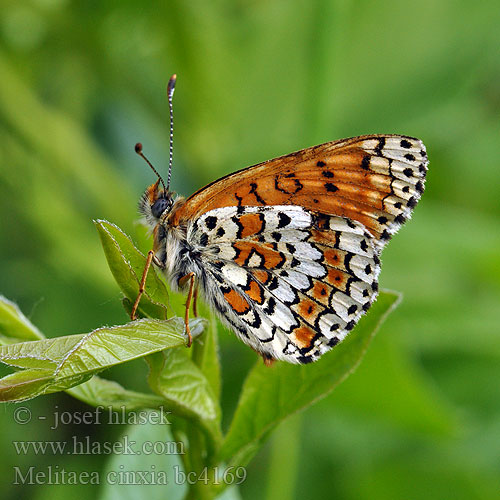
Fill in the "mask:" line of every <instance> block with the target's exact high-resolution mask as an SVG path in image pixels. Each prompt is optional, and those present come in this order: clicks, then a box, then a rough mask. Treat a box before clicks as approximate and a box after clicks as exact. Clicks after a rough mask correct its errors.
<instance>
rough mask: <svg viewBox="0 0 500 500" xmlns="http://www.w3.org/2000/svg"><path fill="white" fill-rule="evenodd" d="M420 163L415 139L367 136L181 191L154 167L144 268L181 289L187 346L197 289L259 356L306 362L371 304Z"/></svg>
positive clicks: (145, 206) (423, 159) (144, 205)
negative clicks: (383, 254)
mask: <svg viewBox="0 0 500 500" xmlns="http://www.w3.org/2000/svg"><path fill="white" fill-rule="evenodd" d="M174 83H175V80H174ZM169 85H170V84H169ZM172 93H173V90H172ZM169 103H170V106H171V95H169ZM170 109H171V107H170ZM171 120H172V113H171ZM137 149H138V150H139V151H137V152H138V153H139V154H141V155H142V146H140V144H139V145H137V147H136V150H137ZM146 161H147V160H146ZM148 163H149V162H148ZM427 165H428V159H427V153H426V149H425V146H424V144H423V143H422V142H421V141H420V140H419V139H416V138H413V137H408V136H404V135H363V136H359V137H353V138H350V139H342V140H338V141H334V142H327V143H325V144H321V145H318V146H314V147H310V148H306V149H302V150H300V151H297V152H295V153H291V154H288V155H285V156H281V157H279V158H275V159H272V160H269V161H266V162H264V163H260V164H257V165H253V166H251V167H247V168H244V169H243V170H239V171H237V172H234V173H232V174H229V175H227V176H225V177H222V178H221V179H218V180H216V181H214V182H212V183H210V184H208V185H207V186H205V187H203V188H202V189H200V190H198V191H196V192H195V193H194V194H192V195H191V196H189V197H188V198H187V199H185V198H182V197H175V196H174V194H173V193H172V192H171V191H170V190H169V189H168V187H165V185H164V183H163V180H162V179H161V177H160V176H159V175H158V181H157V182H155V183H154V184H152V185H151V186H149V187H148V188H147V189H146V191H145V193H144V195H143V196H142V198H141V201H140V204H139V210H140V212H141V213H142V215H143V216H144V218H145V220H146V223H147V224H148V225H149V226H150V227H151V228H152V230H153V240H154V244H153V249H152V250H151V251H150V253H149V254H148V264H147V266H146V267H147V268H149V265H150V264H151V262H154V263H155V265H157V266H158V267H160V268H161V269H162V270H163V272H164V273H165V276H166V278H167V280H168V282H169V284H170V286H171V288H172V289H173V290H176V291H179V290H180V291H187V294H188V299H187V303H186V311H185V323H186V331H187V333H188V336H189V344H190V343H191V335H190V332H189V323H188V320H189V307H190V304H191V301H192V300H194V301H195V299H196V293H197V290H198V289H199V290H200V291H201V293H202V295H203V297H204V299H205V301H206V302H207V303H208V304H209V305H210V306H211V307H212V308H213V310H214V311H216V313H217V314H218V316H219V318H220V319H221V320H222V322H223V323H224V324H225V325H227V326H228V327H229V328H230V329H231V330H232V331H233V332H234V333H235V334H236V336H237V337H238V338H239V339H240V340H242V341H243V342H244V343H245V344H247V345H249V346H250V347H251V348H252V349H254V350H255V351H256V352H257V353H259V354H260V355H261V356H262V358H263V359H264V362H265V363H266V364H271V363H272V362H273V361H274V360H282V361H287V362H290V363H299V364H305V363H310V362H312V361H315V360H317V359H318V358H319V357H320V356H321V355H322V354H324V353H325V352H327V351H328V350H330V349H331V348H332V347H333V346H335V345H337V344H338V343H339V342H340V341H342V340H343V339H344V337H345V336H346V335H347V334H348V332H350V331H351V330H352V329H353V328H354V326H355V325H356V323H357V322H358V321H359V319H360V318H361V316H362V315H363V314H364V313H365V312H366V311H367V310H368V309H369V308H370V306H371V305H372V304H373V302H374V301H375V299H376V297H377V292H378V276H379V273H380V254H381V252H382V250H383V248H384V246H385V245H386V243H387V242H388V241H389V240H390V239H391V237H392V236H393V235H394V233H396V231H397V230H398V229H399V228H400V227H401V225H402V224H403V223H404V222H405V221H406V220H407V219H408V218H409V217H410V215H411V213H412V211H413V209H414V208H415V206H416V204H417V202H418V200H419V199H420V197H421V195H422V193H423V191H424V183H425V176H426V173H427ZM155 172H156V171H155ZM169 178H170V175H169ZM160 183H162V186H160ZM145 274H146V270H145ZM145 274H144V276H143V282H142V285H144V280H145ZM142 288H143V287H142ZM139 300H140V295H139V297H138V299H137V301H136V304H135V305H134V310H133V313H132V317H134V315H135V310H136V308H137V305H138V303H139Z"/></svg>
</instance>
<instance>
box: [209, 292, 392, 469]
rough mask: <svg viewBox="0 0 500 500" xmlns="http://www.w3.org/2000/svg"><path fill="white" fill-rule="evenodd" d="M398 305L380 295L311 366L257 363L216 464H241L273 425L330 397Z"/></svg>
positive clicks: (249, 377) (250, 374)
mask: <svg viewBox="0 0 500 500" xmlns="http://www.w3.org/2000/svg"><path fill="white" fill-rule="evenodd" d="M398 301H399V295H397V294H396V293H392V292H381V293H380V295H379V297H378V300H377V302H375V304H374V305H373V307H372V308H371V311H370V313H369V314H368V315H366V316H364V317H363V318H362V319H361V321H360V322H359V325H358V326H357V328H356V330H355V332H352V333H351V334H350V335H349V336H348V338H347V339H346V340H345V341H344V342H343V343H342V344H340V345H339V346H337V347H336V348H335V349H333V350H332V351H331V352H329V353H327V354H325V355H324V356H323V357H322V358H321V359H320V360H318V361H316V362H315V363H313V364H310V365H305V366H297V365H291V364H288V363H276V364H274V365H273V366H271V367H266V366H265V365H264V364H263V363H262V362H260V361H259V362H257V363H256V364H255V366H254V367H253V369H252V370H251V371H250V373H249V375H248V377H247V379H246V380H245V383H244V385H243V389H242V392H241V396H240V401H239V403H238V407H237V409H236V412H235V415H234V418H233V421H232V423H231V426H230V428H229V432H228V434H227V436H226V439H225V441H224V443H223V446H222V449H221V451H220V453H219V460H220V461H223V462H227V463H229V464H233V465H245V464H246V463H247V462H248V461H249V460H250V458H251V457H252V456H253V455H254V453H255V452H256V451H257V450H258V448H259V447H260V446H261V444H262V442H263V441H264V439H265V438H266V436H267V435H268V433H269V432H270V431H271V430H272V429H273V428H274V427H276V425H278V424H279V423H280V422H281V421H283V420H284V419H285V418H286V417H288V416H289V415H291V414H293V413H295V412H297V411H299V410H302V409H304V408H306V407H308V406H309V405H311V404H312V403H314V402H315V401H317V400H318V399H321V398H323V397H325V396H326V395H327V394H328V393H330V392H331V391H332V390H333V389H334V388H335V387H336V386H337V385H338V384H339V383H340V382H342V381H343V380H344V379H345V378H346V377H347V376H348V375H349V374H350V373H352V372H353V370H354V369H355V368H356V367H357V366H358V364H359V363H360V361H361V359H362V357H363V355H364V354H365V352H366V350H367V348H368V345H369V343H370V341H371V339H372V338H373V336H374V335H375V333H376V331H377V329H378V327H379V326H380V324H381V323H382V321H383V320H384V319H385V318H386V316H387V315H388V314H389V312H390V311H391V310H392V309H393V308H394V307H395V306H396V305H397V302H398Z"/></svg>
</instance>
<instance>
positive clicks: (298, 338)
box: [291, 325, 316, 349]
mask: <svg viewBox="0 0 500 500" xmlns="http://www.w3.org/2000/svg"><path fill="white" fill-rule="evenodd" d="M315 336H316V332H315V331H314V330H313V329H312V328H309V327H308V326H305V325H302V326H299V327H298V328H295V330H293V332H292V334H291V338H292V341H293V342H294V344H296V345H297V346H298V347H300V348H301V349H304V348H309V347H311V343H312V341H313V339H314V337H315Z"/></svg>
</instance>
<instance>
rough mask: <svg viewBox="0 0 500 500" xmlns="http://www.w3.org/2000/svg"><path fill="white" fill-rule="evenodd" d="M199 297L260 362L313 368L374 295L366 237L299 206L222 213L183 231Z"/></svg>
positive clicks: (359, 229)
mask: <svg viewBox="0 0 500 500" xmlns="http://www.w3.org/2000/svg"><path fill="white" fill-rule="evenodd" d="M187 241H188V243H189V244H190V245H191V246H192V247H193V248H194V249H195V251H196V252H199V259H200V262H201V264H202V265H201V268H202V269H201V270H200V273H201V275H202V278H201V282H202V283H203V284H204V288H205V297H206V299H207V300H208V301H209V302H211V303H212V305H213V306H214V308H215V309H216V310H217V311H218V312H219V314H220V316H221V318H222V319H223V320H224V321H225V323H226V324H228V325H229V326H230V327H232V329H233V330H234V331H235V332H236V334H237V335H238V336H239V337H240V338H241V340H243V341H244V342H245V343H247V344H248V345H250V346H251V347H252V348H253V349H255V350H256V351H258V352H260V353H262V354H263V355H265V356H267V357H272V358H276V359H282V360H286V361H289V362H292V363H306V362H310V361H314V360H315V359H317V358H318V357H319V356H320V355H321V354H322V353H323V352H325V351H327V350H328V349H330V348H331V347H332V346H333V345H335V344H337V343H338V342H339V341H340V340H342V339H343V338H344V336H345V335H346V334H347V332H348V331H350V330H351V329H352V328H353V327H354V325H355V324H356V323H357V321H358V320H359V318H360V317H361V315H362V314H363V313H364V312H365V311H366V310H367V309H368V308H369V306H370V305H371V303H372V302H373V300H374V299H375V296H376V293H377V289H378V286H377V277H378V273H379V270H380V266H379V260H378V256H377V251H376V249H375V242H374V238H373V236H371V235H370V233H368V232H367V231H366V230H365V229H364V228H363V226H362V225H361V224H359V223H356V222H353V221H351V220H348V219H345V218H342V217H337V216H329V215H325V214H321V213H315V212H311V211H308V210H306V209H304V208H303V207H299V206H293V205H292V206H290V205H288V206H286V205H285V206H264V207H243V208H240V207H237V206H232V207H231V206H230V207H223V208H219V209H214V210H210V211H209V212H207V213H205V214H203V215H202V216H201V217H200V218H198V219H197V220H196V221H195V223H193V224H192V225H191V226H189V228H188V233H187Z"/></svg>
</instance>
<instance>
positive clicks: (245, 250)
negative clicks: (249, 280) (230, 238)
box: [233, 241, 285, 269]
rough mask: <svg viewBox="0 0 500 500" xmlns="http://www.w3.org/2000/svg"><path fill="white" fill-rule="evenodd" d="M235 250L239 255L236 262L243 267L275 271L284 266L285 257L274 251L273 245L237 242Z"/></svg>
mask: <svg viewBox="0 0 500 500" xmlns="http://www.w3.org/2000/svg"><path fill="white" fill-rule="evenodd" d="M233 248H234V249H235V250H236V252H237V253H238V255H237V257H236V258H235V259H234V262H236V264H238V265H239V266H242V267H259V268H265V269H274V268H276V267H280V266H281V265H283V263H284V261H285V257H284V256H283V255H282V254H281V253H280V252H278V251H276V250H274V249H273V247H272V244H271V243H257V242H255V241H236V242H235V243H234V244H233Z"/></svg>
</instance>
